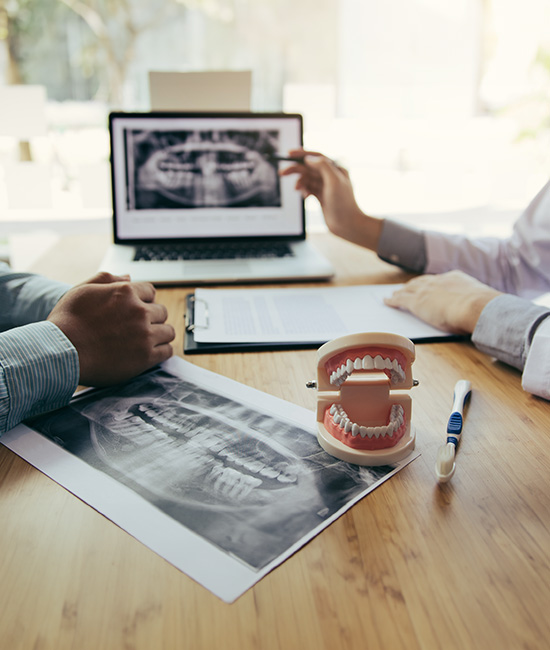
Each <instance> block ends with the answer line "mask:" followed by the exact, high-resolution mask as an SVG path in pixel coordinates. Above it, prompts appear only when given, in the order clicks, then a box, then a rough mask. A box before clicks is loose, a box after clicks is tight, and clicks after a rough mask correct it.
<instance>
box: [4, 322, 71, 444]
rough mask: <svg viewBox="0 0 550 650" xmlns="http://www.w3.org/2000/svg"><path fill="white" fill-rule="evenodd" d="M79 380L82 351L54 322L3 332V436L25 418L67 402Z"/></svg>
mask: <svg viewBox="0 0 550 650" xmlns="http://www.w3.org/2000/svg"><path fill="white" fill-rule="evenodd" d="M78 379H79V364H78V354H77V352H76V350H75V348H74V347H73V346H72V344H71V343H70V341H69V340H68V339H67V337H66V336H65V335H64V334H63V333H62V332H61V330H59V328H58V327H56V326H55V325H54V324H53V323H50V322H46V321H45V322H41V323H35V324H30V325H26V326H24V327H17V328H14V329H11V330H9V331H7V332H3V333H1V334H0V435H1V434H2V433H5V432H6V431H8V430H9V429H11V428H12V427H14V426H15V425H17V424H19V422H21V421H22V420H24V419H25V418H28V417H31V416H33V415H37V414H38V413H43V412H45V411H49V410H53V409H56V408H59V407H61V406H64V405H66V404H67V403H68V401H69V400H70V398H71V396H72V395H73V393H74V391H75V390H76V387H77V386H78Z"/></svg>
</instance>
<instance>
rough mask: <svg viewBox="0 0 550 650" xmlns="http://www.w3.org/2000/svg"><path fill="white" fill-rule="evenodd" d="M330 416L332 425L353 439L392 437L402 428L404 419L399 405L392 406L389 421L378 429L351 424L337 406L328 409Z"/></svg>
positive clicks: (345, 414)
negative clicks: (332, 421)
mask: <svg viewBox="0 0 550 650" xmlns="http://www.w3.org/2000/svg"><path fill="white" fill-rule="evenodd" d="M330 414H331V415H332V419H333V420H334V424H336V425H338V426H339V427H340V428H341V429H343V430H344V431H345V432H346V433H351V435H352V436H353V437H354V438H355V437H356V436H358V435H359V436H361V438H365V437H368V438H382V437H384V436H392V435H393V434H394V432H395V431H397V430H399V429H400V428H401V426H403V422H404V418H405V410H404V409H403V407H402V406H401V405H400V404H393V406H392V407H391V411H390V421H389V423H388V424H387V425H386V426H380V427H365V426H363V425H360V424H357V423H356V422H352V421H351V420H350V419H349V417H348V415H347V413H346V412H345V411H344V409H343V408H342V407H341V406H340V405H339V404H333V405H332V406H331V407H330Z"/></svg>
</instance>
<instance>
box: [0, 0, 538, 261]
mask: <svg viewBox="0 0 550 650" xmlns="http://www.w3.org/2000/svg"><path fill="white" fill-rule="evenodd" d="M548 25H550V0H523V1H522V2H521V3H518V2H516V1H515V0H453V1H452V2H451V1H450V0H448V1H444V0H443V1H442V0H385V1H384V2H381V1H380V0H323V2H319V0H155V1H154V2H146V1H144V0H0V247H3V249H4V250H5V249H6V248H7V249H9V250H11V251H12V258H14V259H13V261H15V265H16V266H17V265H18V264H17V260H18V259H19V257H18V255H23V253H22V252H21V251H24V254H25V255H27V256H29V255H32V251H33V250H34V248H33V242H35V244H36V246H37V247H38V248H40V247H41V246H42V247H43V246H45V245H46V244H47V242H48V241H51V240H53V239H55V238H56V237H59V236H61V235H63V234H65V233H71V232H109V231H110V215H111V206H110V184H109V183H110V181H109V166H108V160H109V141H108V132H107V118H108V114H109V112H110V111H111V110H115V109H122V110H149V109H150V107H151V99H150V88H149V75H150V73H151V72H152V71H165V72H197V71H210V70H211V71H221V70H234V71H243V70H248V71H250V72H251V79H252V84H251V95H250V105H251V108H252V110H255V111H281V110H283V111H290V112H295V111H296V112H300V113H302V114H303V115H304V125H305V144H306V147H308V148H310V149H313V150H319V151H322V152H323V153H326V154H327V155H329V156H331V157H333V158H335V159H337V160H338V161H340V162H341V163H342V164H344V165H346V166H347V167H348V168H349V170H350V173H351V175H352V179H353V181H354V185H355V188H356V194H357V198H358V201H359V203H360V205H361V207H362V208H363V209H364V210H366V211H367V212H371V213H373V214H378V215H392V216H394V217H397V218H400V219H402V220H404V221H410V222H412V223H415V224H417V225H419V226H421V227H434V228H439V229H444V230H446V231H452V232H469V233H472V234H475V235H478V234H482V235H484V234H497V235H505V234H506V233H507V232H509V229H510V225H511V223H512V222H513V220H514V219H515V217H516V216H517V215H518V213H519V211H521V209H522V208H523V207H525V205H526V204H527V203H528V201H529V200H530V199H531V198H532V196H533V195H534V194H535V193H536V192H537V191H538V189H540V187H541V186H542V185H543V184H544V183H545V182H546V180H547V179H548V177H549V175H550V30H548ZM307 209H308V225H309V228H310V230H313V229H322V228H323V220H322V217H321V215H320V213H319V210H318V207H317V205H316V204H315V203H314V201H312V200H308V202H307ZM20 242H23V243H20ZM0 250H2V249H1V248H0ZM21 264H22V265H24V264H23V263H21Z"/></svg>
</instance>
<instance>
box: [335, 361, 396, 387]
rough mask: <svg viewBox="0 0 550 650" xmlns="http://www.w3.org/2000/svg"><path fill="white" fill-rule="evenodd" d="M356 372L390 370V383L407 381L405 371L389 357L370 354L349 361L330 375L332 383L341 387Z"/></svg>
mask: <svg viewBox="0 0 550 650" xmlns="http://www.w3.org/2000/svg"><path fill="white" fill-rule="evenodd" d="M354 370H389V372H390V381H391V383H392V384H399V383H401V382H403V381H405V371H404V370H403V368H402V367H401V365H400V364H399V362H398V361H397V359H394V360H393V361H392V360H391V359H390V358H389V357H387V358H385V359H384V358H383V357H382V356H381V355H380V354H377V355H376V356H375V357H372V356H370V355H369V354H367V355H365V356H364V357H362V358H361V357H357V358H356V359H347V360H346V362H345V363H342V365H340V366H339V367H338V368H337V369H336V370H334V371H333V372H332V373H331V375H330V383H331V384H333V385H334V386H341V385H342V384H343V383H344V382H345V381H346V379H347V378H348V377H349V376H350V375H351V374H352V372H353V371H354Z"/></svg>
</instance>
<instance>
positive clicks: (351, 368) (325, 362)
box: [317, 332, 415, 465]
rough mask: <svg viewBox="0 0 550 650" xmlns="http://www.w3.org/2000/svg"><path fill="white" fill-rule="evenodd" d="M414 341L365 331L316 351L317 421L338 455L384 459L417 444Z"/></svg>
mask: <svg viewBox="0 0 550 650" xmlns="http://www.w3.org/2000/svg"><path fill="white" fill-rule="evenodd" d="M414 359H415V350H414V345H413V343H412V342H411V341H410V340H409V339H407V338H405V337H403V336H399V335H397V334H388V333H385V332H366V333H362V334H351V335H349V336H343V337H341V338H338V339H334V340H333V341H329V342H328V343H325V345H323V346H321V348H319V350H318V354H317V390H318V395H317V426H318V430H319V434H318V439H319V442H320V444H321V446H322V447H323V448H324V449H325V450H326V451H328V452H329V453H331V454H332V455H334V456H337V457H338V458H341V459H342V460H346V461H348V462H353V463H356V464H362V465H381V464H385V463H389V462H392V461H394V460H397V459H400V458H402V457H403V456H404V455H407V454H409V453H410V451H412V449H414V432H413V430H412V427H411V398H410V395H409V394H408V393H402V392H400V391H402V390H405V389H409V388H411V387H412V386H413V385H414V381H413V378H412V370H411V366H412V363H413V361H414Z"/></svg>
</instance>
